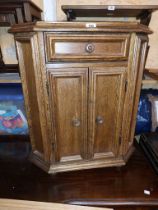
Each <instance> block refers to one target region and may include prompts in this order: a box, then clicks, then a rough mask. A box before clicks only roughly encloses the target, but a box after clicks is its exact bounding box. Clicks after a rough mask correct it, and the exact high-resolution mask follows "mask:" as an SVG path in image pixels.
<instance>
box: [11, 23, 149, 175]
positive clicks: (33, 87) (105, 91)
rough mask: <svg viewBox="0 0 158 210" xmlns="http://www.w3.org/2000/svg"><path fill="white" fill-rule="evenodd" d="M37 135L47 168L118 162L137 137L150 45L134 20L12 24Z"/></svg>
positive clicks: (36, 153)
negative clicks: (91, 26) (140, 103)
mask: <svg viewBox="0 0 158 210" xmlns="http://www.w3.org/2000/svg"><path fill="white" fill-rule="evenodd" d="M11 31H12V32H13V33H15V40H16V46H17V54H18V58H19V67H20V72H21V79H22V84H23V92H24V96H25V105H26V110H27V117H28V123H29V127H30V136H31V143H32V154H31V160H32V161H33V162H34V163H35V164H36V165H38V166H39V167H41V168H42V169H43V170H45V171H47V172H49V173H56V172H62V171H71V170H79V169H89V168H99V167H107V166H121V165H125V163H126V162H127V160H128V158H129V156H130V154H131V151H132V143H133V137H134V130H135V123H136V114H137V106H138V101H139V94H140V89H141V80H142V74H143V69H144V64H145V59H146V52H147V46H148V34H150V33H151V31H150V30H149V28H148V27H147V26H145V25H144V26H142V25H141V24H138V23H133V22H128V23H126V22H124V23H123V22H119V23H118V22H97V23H96V28H87V27H86V23H85V22H61V23H58V22H56V23H45V22H37V23H30V24H22V25H19V26H17V25H15V26H13V27H12V29H11Z"/></svg>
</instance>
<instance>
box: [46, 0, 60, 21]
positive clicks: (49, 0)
mask: <svg viewBox="0 0 158 210" xmlns="http://www.w3.org/2000/svg"><path fill="white" fill-rule="evenodd" d="M56 11H57V10H56V0H43V17H44V20H45V21H55V20H56Z"/></svg>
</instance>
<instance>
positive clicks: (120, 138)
mask: <svg viewBox="0 0 158 210" xmlns="http://www.w3.org/2000/svg"><path fill="white" fill-rule="evenodd" d="M121 143H122V137H121V136H119V145H121Z"/></svg>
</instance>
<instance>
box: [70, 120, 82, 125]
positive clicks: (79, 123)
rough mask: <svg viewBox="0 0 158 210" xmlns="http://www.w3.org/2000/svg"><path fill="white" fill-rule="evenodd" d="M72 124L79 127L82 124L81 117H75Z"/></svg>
mask: <svg viewBox="0 0 158 210" xmlns="http://www.w3.org/2000/svg"><path fill="white" fill-rule="evenodd" d="M72 124H73V126H74V127H79V126H80V125H81V122H80V120H79V119H73V120H72Z"/></svg>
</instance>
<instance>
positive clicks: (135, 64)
mask: <svg viewBox="0 0 158 210" xmlns="http://www.w3.org/2000/svg"><path fill="white" fill-rule="evenodd" d="M147 42H148V37H147V36H144V37H143V38H141V36H137V35H136V34H133V35H132V39H131V49H130V58H129V65H128V86H127V94H126V99H125V104H124V116H123V123H122V130H123V138H122V139H123V142H122V147H121V151H120V154H123V155H126V154H127V152H128V151H129V149H130V147H131V146H132V143H133V139H134V131H135V124H136V114H137V108H138V102H139V96H140V90H141V81H142V75H143V70H144V65H145V59H146V50H147Z"/></svg>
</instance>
